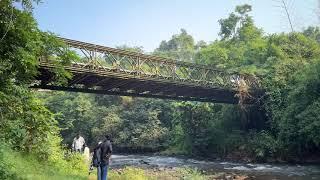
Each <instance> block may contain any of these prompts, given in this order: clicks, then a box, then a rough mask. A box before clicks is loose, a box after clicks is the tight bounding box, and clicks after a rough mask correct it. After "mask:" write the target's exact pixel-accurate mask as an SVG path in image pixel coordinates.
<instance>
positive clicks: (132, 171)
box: [110, 167, 149, 180]
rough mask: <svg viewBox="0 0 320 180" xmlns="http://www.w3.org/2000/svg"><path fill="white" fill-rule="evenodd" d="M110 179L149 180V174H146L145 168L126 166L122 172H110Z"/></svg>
mask: <svg viewBox="0 0 320 180" xmlns="http://www.w3.org/2000/svg"><path fill="white" fill-rule="evenodd" d="M110 179H114V180H129V179H136V180H148V179H149V178H148V176H147V175H146V174H145V172H144V170H142V169H138V168H131V167H126V168H125V169H123V171H122V173H121V174H118V173H112V172H111V173H110Z"/></svg>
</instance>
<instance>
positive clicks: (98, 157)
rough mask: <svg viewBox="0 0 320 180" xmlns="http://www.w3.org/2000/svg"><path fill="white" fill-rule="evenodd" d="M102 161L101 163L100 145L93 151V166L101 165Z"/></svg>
mask: <svg viewBox="0 0 320 180" xmlns="http://www.w3.org/2000/svg"><path fill="white" fill-rule="evenodd" d="M100 163H101V147H100V145H99V146H98V147H97V148H95V149H94V151H93V157H92V166H94V167H99V166H100Z"/></svg>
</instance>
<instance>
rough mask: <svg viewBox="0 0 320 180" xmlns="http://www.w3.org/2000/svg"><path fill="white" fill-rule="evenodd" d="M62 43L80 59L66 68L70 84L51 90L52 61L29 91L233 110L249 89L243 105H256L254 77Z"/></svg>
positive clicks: (42, 62)
mask: <svg viewBox="0 0 320 180" xmlns="http://www.w3.org/2000/svg"><path fill="white" fill-rule="evenodd" d="M60 39H61V40H63V41H64V42H65V43H66V44H67V45H68V46H69V47H70V48H72V49H74V50H75V51H76V52H78V53H79V54H82V56H81V57H82V59H81V60H80V61H77V62H72V63H71V64H70V65H67V66H64V69H65V70H67V71H70V72H71V73H72V75H73V76H72V78H71V79H70V80H69V82H68V84H66V85H63V86H58V85H53V84H51V83H50V81H49V80H50V79H52V77H53V73H52V70H53V69H54V68H55V63H54V61H55V60H52V59H50V58H40V66H39V71H40V75H39V76H38V77H37V79H38V82H39V83H38V84H35V85H34V86H33V88H42V89H51V90H63V91H74V92H86V93H97V94H108V95H120V96H135V97H151V98H163V99H175V100H188V101H203V102H217V103H230V104H236V103H238V102H239V98H238V97H237V94H239V89H241V86H245V87H247V88H249V93H250V98H246V100H245V101H244V103H246V104H252V103H255V102H256V99H257V98H259V96H261V92H260V91H259V89H260V88H259V82H258V80H257V79H256V78H255V77H253V76H248V75H241V74H238V73H227V72H224V71H221V70H218V69H214V68H211V67H208V66H206V65H199V64H194V63H188V62H182V61H174V60H171V59H167V58H162V57H157V56H152V55H146V54H141V53H136V52H131V51H127V50H120V49H115V48H110V47H105V46H100V45H95V44H91V43H86V42H80V41H76V40H71V39H65V38H60Z"/></svg>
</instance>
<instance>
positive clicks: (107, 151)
mask: <svg viewBox="0 0 320 180" xmlns="http://www.w3.org/2000/svg"><path fill="white" fill-rule="evenodd" d="M100 149H101V163H100V170H101V180H107V177H108V166H109V160H110V157H111V154H112V144H111V138H110V136H109V135H106V139H105V140H104V141H103V143H101V144H100Z"/></svg>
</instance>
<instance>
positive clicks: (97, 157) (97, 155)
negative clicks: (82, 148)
mask: <svg viewBox="0 0 320 180" xmlns="http://www.w3.org/2000/svg"><path fill="white" fill-rule="evenodd" d="M101 144H102V142H101V141H99V142H98V145H97V146H96V147H95V148H94V149H93V155H92V161H91V166H90V170H89V175H90V173H91V172H92V171H93V167H96V168H97V175H98V180H101V168H100V163H101V148H100V146H101Z"/></svg>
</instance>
